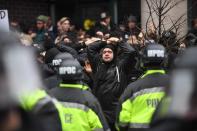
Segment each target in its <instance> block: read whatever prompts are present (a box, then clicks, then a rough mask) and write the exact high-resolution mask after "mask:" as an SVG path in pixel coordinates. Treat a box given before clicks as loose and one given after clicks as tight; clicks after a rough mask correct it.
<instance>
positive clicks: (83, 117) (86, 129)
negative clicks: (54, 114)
mask: <svg viewBox="0 0 197 131" xmlns="http://www.w3.org/2000/svg"><path fill="white" fill-rule="evenodd" d="M53 101H54V103H55V104H56V107H57V109H58V112H59V116H60V120H61V124H62V131H94V130H95V131H97V130H98V131H102V129H103V126H102V124H101V122H100V119H99V117H98V116H97V114H96V113H95V112H94V111H93V110H92V109H90V108H88V110H86V109H87V108H86V109H85V110H84V107H83V106H81V104H76V103H74V104H73V103H69V102H64V103H60V102H58V101H57V100H55V99H54V100H53Z"/></svg>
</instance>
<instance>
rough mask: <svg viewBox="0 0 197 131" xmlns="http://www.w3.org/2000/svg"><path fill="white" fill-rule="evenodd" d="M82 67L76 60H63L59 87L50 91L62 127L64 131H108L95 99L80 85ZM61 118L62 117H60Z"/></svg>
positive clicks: (59, 70) (59, 73) (59, 72)
mask: <svg viewBox="0 0 197 131" xmlns="http://www.w3.org/2000/svg"><path fill="white" fill-rule="evenodd" d="M82 74H83V72H82V67H81V65H80V64H79V62H78V61H77V60H76V59H64V60H62V63H61V64H60V66H59V69H58V75H59V77H60V78H61V79H62V83H60V84H59V87H56V88H53V89H51V90H50V94H51V95H52V96H54V97H55V98H57V99H58V100H59V101H60V103H61V104H62V105H63V106H60V108H59V109H60V114H64V115H63V117H61V122H62V125H63V126H64V129H65V130H73V131H74V130H76V131H77V130H80V131H96V130H105V131H107V130H109V128H108V125H107V123H106V120H105V118H104V115H103V113H102V110H101V107H100V105H99V103H98V101H97V100H96V98H95V97H94V96H93V95H92V94H91V93H90V92H89V91H87V89H88V87H87V86H85V85H84V84H82V83H81V80H82V77H83V76H82ZM61 116H62V115H61Z"/></svg>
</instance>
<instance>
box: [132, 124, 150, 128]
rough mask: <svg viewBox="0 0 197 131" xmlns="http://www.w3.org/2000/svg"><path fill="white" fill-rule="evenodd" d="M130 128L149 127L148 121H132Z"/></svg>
mask: <svg viewBox="0 0 197 131" xmlns="http://www.w3.org/2000/svg"><path fill="white" fill-rule="evenodd" d="M129 128H149V124H148V123H130V124H129Z"/></svg>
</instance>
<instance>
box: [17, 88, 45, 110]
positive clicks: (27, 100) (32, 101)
mask: <svg viewBox="0 0 197 131" xmlns="http://www.w3.org/2000/svg"><path fill="white" fill-rule="evenodd" d="M47 96H48V95H47V93H46V92H45V91H44V90H36V91H34V92H31V93H28V94H24V95H23V96H21V105H22V107H23V108H24V109H25V110H27V111H30V110H32V109H33V108H34V106H35V105H36V104H38V101H39V100H41V99H43V98H45V97H47Z"/></svg>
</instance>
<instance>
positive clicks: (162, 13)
mask: <svg viewBox="0 0 197 131" xmlns="http://www.w3.org/2000/svg"><path fill="white" fill-rule="evenodd" d="M145 1H146V4H147V6H148V11H149V12H148V13H149V17H148V18H147V21H146V36H147V37H149V32H148V28H150V27H149V26H150V23H151V25H152V27H153V28H154V31H152V32H155V35H156V37H155V40H156V41H157V42H158V41H160V40H161V38H162V34H163V32H166V31H169V32H174V33H175V35H176V36H179V35H180V30H181V28H182V26H183V24H185V22H186V18H185V16H186V14H187V12H185V13H184V14H182V15H181V16H180V17H178V18H177V19H176V20H174V19H173V18H171V16H170V15H169V12H170V11H171V10H172V9H173V8H176V6H178V5H179V4H180V3H181V2H183V1H186V0H178V1H177V0H176V1H175V0H145ZM166 21H168V24H170V25H171V26H169V25H166ZM182 39H184V37H183V36H182V37H181V38H179V39H177V41H176V42H174V44H177V42H180V40H182ZM174 44H173V45H172V46H174ZM169 48H170V47H169Z"/></svg>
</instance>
